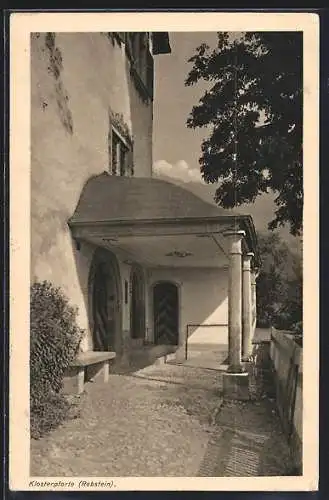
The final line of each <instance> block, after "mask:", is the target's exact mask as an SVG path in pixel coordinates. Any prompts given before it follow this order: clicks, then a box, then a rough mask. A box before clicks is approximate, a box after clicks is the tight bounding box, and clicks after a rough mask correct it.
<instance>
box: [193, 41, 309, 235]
mask: <svg viewBox="0 0 329 500" xmlns="http://www.w3.org/2000/svg"><path fill="white" fill-rule="evenodd" d="M189 62H191V63H192V64H193V67H192V69H191V70H190V72H189V74H188V76H187V79H186V81H185V84H186V85H188V86H190V85H194V84H196V83H197V82H199V81H202V80H203V81H205V82H207V84H208V86H209V89H208V90H207V91H206V92H205V93H204V95H203V96H202V97H201V99H200V101H199V103H198V104H197V105H195V106H194V107H193V108H192V111H191V114H190V116H189V118H188V120H187V125H188V127H191V128H196V127H208V128H209V129H210V135H209V136H208V137H207V138H206V139H205V140H204V141H203V143H202V146H201V150H202V155H201V157H200V160H199V163H200V165H201V173H202V175H203V178H204V180H205V181H206V182H208V183H216V182H218V189H217V191H216V196H215V200H216V202H217V203H218V204H219V205H221V206H223V207H225V208H232V207H235V206H238V205H241V204H243V203H250V202H253V201H254V200H255V199H256V197H257V196H259V195H261V194H262V193H265V192H268V191H269V190H272V191H273V192H274V193H275V195H276V196H275V203H276V206H277V209H276V211H275V217H274V219H273V220H272V221H271V222H270V224H269V229H271V230H273V229H275V228H277V227H278V226H283V225H285V224H287V223H288V224H289V225H290V231H291V233H292V234H293V235H297V234H300V232H301V229H302V210H303V166H302V88H303V85H302V33H299V32H293V33H292V32H261V33H259V32H248V33H242V34H240V36H239V37H236V38H234V39H233V38H232V37H231V36H230V35H229V33H227V32H221V33H218V44H217V47H216V48H215V49H210V47H209V46H207V45H206V44H202V45H201V46H200V47H198V48H197V49H196V53H195V54H194V55H193V57H191V58H190V59H189Z"/></svg>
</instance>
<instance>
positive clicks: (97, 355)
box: [64, 351, 116, 394]
mask: <svg viewBox="0 0 329 500" xmlns="http://www.w3.org/2000/svg"><path fill="white" fill-rule="evenodd" d="M115 356H116V354H115V352H108V351H106V352H103V351H87V352H82V353H80V354H79V355H78V356H77V358H76V359H75V360H74V361H72V363H71V366H70V369H69V370H68V372H67V373H66V375H65V377H64V392H69V393H72V392H75V393H78V394H81V393H82V392H83V390H84V385H85V382H86V381H88V380H89V381H92V380H93V379H94V378H96V377H97V376H98V375H99V374H101V373H103V380H104V382H108V380H109V374H110V361H111V360H112V359H114V358H115ZM89 367H92V368H93V375H92V376H89V377H88V376H87V370H88V368H89Z"/></svg>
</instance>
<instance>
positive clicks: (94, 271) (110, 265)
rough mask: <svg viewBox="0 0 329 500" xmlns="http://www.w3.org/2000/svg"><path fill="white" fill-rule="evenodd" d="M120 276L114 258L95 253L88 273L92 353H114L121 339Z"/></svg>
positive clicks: (104, 252)
mask: <svg viewBox="0 0 329 500" xmlns="http://www.w3.org/2000/svg"><path fill="white" fill-rule="evenodd" d="M120 290H121V288H120V272H119V266H118V263H117V260H116V257H115V255H114V254H112V253H111V252H108V251H106V250H104V251H103V250H102V249H99V250H97V251H96V253H95V255H94V259H93V262H92V265H91V270H90V283H89V301H90V323H91V331H92V335H93V349H94V351H118V348H119V345H118V342H119V341H120V338H121V293H120Z"/></svg>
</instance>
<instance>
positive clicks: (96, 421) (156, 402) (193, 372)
mask: <svg viewBox="0 0 329 500" xmlns="http://www.w3.org/2000/svg"><path fill="white" fill-rule="evenodd" d="M221 378H222V376H221V374H220V372H217V371H215V370H206V369H200V368H195V367H194V368H193V367H187V366H177V365H169V364H164V365H152V366H149V367H146V368H143V369H141V370H138V371H136V372H134V373H131V374H126V375H114V374H113V375H111V377H110V381H109V383H108V384H104V383H102V382H101V381H97V382H95V383H94V384H88V385H87V389H86V393H85V394H84V395H83V397H82V414H81V417H80V418H78V419H76V420H71V421H68V422H67V423H65V424H64V425H63V426H62V427H60V428H59V429H57V430H56V431H54V432H52V433H51V434H50V435H49V436H47V437H46V438H43V439H41V440H39V441H34V440H33V441H32V444H31V475H32V476H62V477H82V476H83V477H86V476H89V477H122V476H135V477H152V476H160V477H161V476H164V477H168V476H176V477H177V476H178V477H179V476H180V477H196V476H217V477H218V476H230V475H237V476H246V475H283V474H285V473H286V474H287V473H289V457H288V448H287V445H286V443H285V440H284V438H283V436H282V433H281V431H280V428H279V424H278V419H277V415H276V414H275V412H274V409H273V405H272V404H271V403H269V402H266V403H265V402H259V403H257V402H250V403H249V402H248V403H242V404H241V403H238V402H236V403H227V402H225V404H223V401H222V398H221V385H222V382H221ZM273 412H274V413H273ZM271 446H274V447H275V448H274V450H275V451H274V452H273V448H272V449H271ZM264 450H267V452H266V451H264ZM275 455H276V456H277V457H276V458H275ZM269 456H271V457H272V458H270V459H269ZM273 456H274V458H273ZM247 459H248V460H247ZM246 463H248V464H249V468H248V467H243V466H242V465H243V464H246ZM239 464H240V465H239ZM241 464H242V465H241Z"/></svg>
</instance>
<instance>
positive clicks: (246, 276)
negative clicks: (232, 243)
mask: <svg viewBox="0 0 329 500" xmlns="http://www.w3.org/2000/svg"><path fill="white" fill-rule="evenodd" d="M253 256H254V254H253V253H247V254H245V255H244V256H243V265H242V360H243V361H247V360H248V359H249V357H250V355H251V351H252V344H251V343H252V337H253V318H252V314H253V305H252V292H251V259H252V258H253Z"/></svg>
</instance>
